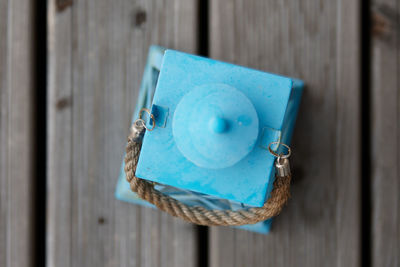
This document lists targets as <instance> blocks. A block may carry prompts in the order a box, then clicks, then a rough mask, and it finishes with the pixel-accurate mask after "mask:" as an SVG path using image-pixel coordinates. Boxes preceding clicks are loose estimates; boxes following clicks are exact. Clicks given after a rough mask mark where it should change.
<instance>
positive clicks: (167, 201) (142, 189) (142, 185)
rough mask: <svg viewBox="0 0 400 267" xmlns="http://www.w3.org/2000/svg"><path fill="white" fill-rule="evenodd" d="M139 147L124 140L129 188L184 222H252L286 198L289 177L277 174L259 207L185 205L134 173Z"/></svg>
mask: <svg viewBox="0 0 400 267" xmlns="http://www.w3.org/2000/svg"><path fill="white" fill-rule="evenodd" d="M141 146H142V144H141V142H135V141H132V140H128V144H127V146H126V155H125V173H126V179H127V181H128V182H129V183H130V186H131V189H132V191H133V192H135V193H137V195H138V196H139V197H140V198H141V199H143V200H146V201H148V202H150V203H151V204H153V205H155V206H156V207H157V208H159V209H160V210H162V211H165V212H167V213H169V214H170V215H172V216H175V217H179V218H181V219H183V220H185V221H187V222H191V223H194V224H199V225H207V226H212V225H224V226H228V225H245V224H254V223H257V222H260V221H265V220H267V219H269V218H272V217H274V216H276V215H278V214H279V213H280V211H281V210H282V207H283V206H284V205H285V203H286V202H287V200H288V199H289V197H290V192H289V189H290V179H291V177H290V176H288V177H278V176H277V177H276V179H275V182H274V189H273V191H272V192H271V196H270V198H269V199H268V201H267V202H266V203H265V204H264V206H263V207H261V208H249V209H243V210H237V211H233V210H208V209H206V208H203V207H201V206H187V205H185V204H183V203H182V202H180V201H178V200H176V199H174V198H172V197H170V196H167V195H165V194H163V193H161V192H160V191H158V190H156V189H155V188H154V186H153V185H152V184H151V183H150V182H148V181H146V180H143V179H140V178H138V177H136V176H135V172H136V166H137V162H138V160H139V155H140V149H141Z"/></svg>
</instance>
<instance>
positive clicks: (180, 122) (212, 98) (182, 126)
mask: <svg viewBox="0 0 400 267" xmlns="http://www.w3.org/2000/svg"><path fill="white" fill-rule="evenodd" d="M258 128H259V126H258V116H257V112H256V110H255V108H254V106H253V104H252V103H251V101H250V100H249V99H248V98H247V97H246V96H245V95H244V94H243V93H242V92H241V91H239V90H238V89H236V88H234V87H232V86H229V85H226V84H220V83H218V84H205V85H201V86H197V87H195V88H193V89H192V90H190V91H189V92H188V93H187V94H186V95H184V96H183V98H182V99H181V100H180V101H179V103H178V105H177V107H176V109H175V113H174V115H173V121H172V133H173V137H174V140H175V143H176V146H177V147H178V149H179V151H180V152H181V153H182V154H183V156H184V157H185V158H186V159H187V160H189V161H191V162H192V163H194V164H195V165H197V166H199V167H202V168H207V169H221V168H227V167H230V166H233V165H234V164H236V163H237V162H239V161H240V160H242V159H243V158H244V157H246V156H247V155H248V154H249V153H250V152H251V151H252V150H253V148H254V145H255V143H256V141H257V139H258Z"/></svg>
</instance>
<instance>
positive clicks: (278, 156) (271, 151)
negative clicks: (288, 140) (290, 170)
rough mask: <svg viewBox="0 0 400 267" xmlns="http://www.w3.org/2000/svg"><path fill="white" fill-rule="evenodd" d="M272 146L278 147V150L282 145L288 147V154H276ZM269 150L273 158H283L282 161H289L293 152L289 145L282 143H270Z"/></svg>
mask: <svg viewBox="0 0 400 267" xmlns="http://www.w3.org/2000/svg"><path fill="white" fill-rule="evenodd" d="M271 145H278V148H279V146H280V145H282V146H284V147H286V149H287V154H278V153H276V151H274V150H272V148H271ZM268 150H269V153H271V154H272V155H273V156H275V157H277V158H282V159H287V158H288V157H290V155H291V154H292V150H291V149H290V147H289V146H288V145H286V144H284V143H281V142H271V143H269V145H268ZM277 150H278V149H277Z"/></svg>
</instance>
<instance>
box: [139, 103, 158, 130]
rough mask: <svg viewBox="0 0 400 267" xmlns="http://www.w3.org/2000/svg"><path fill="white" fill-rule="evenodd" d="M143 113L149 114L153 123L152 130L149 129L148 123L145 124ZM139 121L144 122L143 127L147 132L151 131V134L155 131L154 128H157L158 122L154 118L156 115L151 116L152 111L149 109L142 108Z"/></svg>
mask: <svg viewBox="0 0 400 267" xmlns="http://www.w3.org/2000/svg"><path fill="white" fill-rule="evenodd" d="M143 111H144V112H146V113H147V114H149V117H150V121H151V126H152V127H151V128H147V126H146V123H144V120H143V119H142V114H143ZM139 120H142V121H143V126H144V128H146V130H147V131H149V132H151V131H153V130H154V128H155V127H156V120H155V118H154V115H153V114H151V112H150V110H149V109H148V108H142V109H141V110H140V111H139Z"/></svg>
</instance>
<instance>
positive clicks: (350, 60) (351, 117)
mask: <svg viewBox="0 0 400 267" xmlns="http://www.w3.org/2000/svg"><path fill="white" fill-rule="evenodd" d="M359 4H360V1H355V0H350V1H348V0H347V1H344V0H335V1H319V0H306V1H258V0H250V1H240V0H230V1H217V0H211V12H210V16H211V22H210V24H211V35H210V42H211V46H210V56H211V57H212V58H216V59H222V60H225V61H230V62H234V63H238V64H241V65H246V66H250V67H254V68H258V69H262V70H266V71H270V72H276V73H280V74H285V75H288V76H292V77H299V78H301V79H303V80H305V81H306V86H307V87H306V88H305V91H304V95H303V99H302V105H301V107H300V116H299V119H298V122H297V128H296V129H295V134H294V141H293V144H292V145H293V151H294V155H293V157H292V166H293V173H294V178H293V184H292V200H291V201H290V203H289V204H288V206H287V207H286V208H285V209H284V210H283V212H282V214H281V215H280V216H279V217H277V218H276V219H275V223H274V225H273V230H272V233H271V234H270V235H268V236H263V235H257V234H252V233H248V232H245V231H241V230H234V229H230V228H212V229H211V243H210V249H209V251H210V253H211V255H210V256H211V259H210V261H211V266H213V267H217V266H218V267H220V266H222V267H223V266H229V267H231V266H359V265H360V256H361V248H360V217H359V216H360V152H359V151H360V145H359V143H360V142H359V137H360V135H359V134H360V128H359V127H360V122H359V119H360V114H359V110H360V93H359V92H360V84H359V79H360V78H359V77H360V76H359V74H360V65H359V62H360V61H359V49H360V46H359V45H360V40H359V36H360V33H359V30H360V25H359V22H360V14H359V11H360V6H359Z"/></svg>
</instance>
